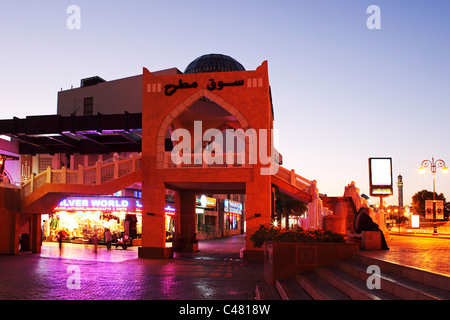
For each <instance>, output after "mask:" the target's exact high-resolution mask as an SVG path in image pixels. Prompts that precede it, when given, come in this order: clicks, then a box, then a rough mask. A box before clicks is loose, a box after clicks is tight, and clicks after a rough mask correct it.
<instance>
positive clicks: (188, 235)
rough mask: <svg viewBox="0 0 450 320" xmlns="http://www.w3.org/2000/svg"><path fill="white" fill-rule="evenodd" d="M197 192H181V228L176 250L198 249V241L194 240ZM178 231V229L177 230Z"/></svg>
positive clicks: (191, 250) (189, 250) (192, 250)
mask: <svg viewBox="0 0 450 320" xmlns="http://www.w3.org/2000/svg"><path fill="white" fill-rule="evenodd" d="M195 207H196V204H195V192H192V191H186V190H185V191H181V192H180V230H179V238H178V243H177V248H175V251H181V252H195V251H197V250H198V245H197V242H194V241H193V240H194V239H195V238H196V237H195V224H196V223H197V217H196V213H195ZM177 233H178V231H177Z"/></svg>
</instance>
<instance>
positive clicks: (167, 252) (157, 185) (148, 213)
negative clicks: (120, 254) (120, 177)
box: [138, 178, 172, 259]
mask: <svg viewBox="0 0 450 320" xmlns="http://www.w3.org/2000/svg"><path fill="white" fill-rule="evenodd" d="M165 190H166V189H165V185H164V183H163V182H161V181H156V179H151V178H148V179H143V184H142V205H143V208H142V209H143V210H142V247H139V249H138V250H139V251H138V257H139V258H148V259H163V258H170V256H171V253H172V248H170V247H169V248H166V232H165V214H164V207H165V198H166V193H165Z"/></svg>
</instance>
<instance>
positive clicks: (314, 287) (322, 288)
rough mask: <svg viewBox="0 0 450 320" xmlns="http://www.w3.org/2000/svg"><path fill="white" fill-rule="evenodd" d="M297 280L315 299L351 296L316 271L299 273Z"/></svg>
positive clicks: (341, 298) (340, 298)
mask: <svg viewBox="0 0 450 320" xmlns="http://www.w3.org/2000/svg"><path fill="white" fill-rule="evenodd" d="M296 281H297V283H298V284H299V285H300V286H301V287H302V288H303V289H304V290H305V291H306V292H307V293H308V295H310V296H311V298H312V299H314V300H350V297H349V296H347V295H345V294H344V293H343V292H342V291H340V290H338V289H336V288H335V287H333V286H332V285H331V284H330V283H328V282H327V281H325V280H323V279H322V278H320V277H319V276H318V275H317V274H315V273H314V272H308V273H301V274H297V275H296Z"/></svg>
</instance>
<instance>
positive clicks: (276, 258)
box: [264, 242, 359, 283]
mask: <svg viewBox="0 0 450 320" xmlns="http://www.w3.org/2000/svg"><path fill="white" fill-rule="evenodd" d="M358 251H359V246H358V245H357V244H354V243H333V242H325V243H309V242H308V243H302V242H298V243H297V242H267V243H265V245H264V279H265V281H266V282H267V283H275V281H276V280H277V279H283V278H289V277H293V276H295V275H296V274H297V273H299V272H310V271H314V269H315V268H316V267H320V266H327V265H332V264H333V262H334V261H337V260H341V259H347V258H350V257H351V256H352V254H355V253H358Z"/></svg>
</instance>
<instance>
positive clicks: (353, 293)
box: [316, 267, 399, 300]
mask: <svg viewBox="0 0 450 320" xmlns="http://www.w3.org/2000/svg"><path fill="white" fill-rule="evenodd" d="M316 273H317V275H318V276H319V277H321V278H322V279H323V280H325V281H327V282H328V283H330V284H331V285H332V286H334V287H335V288H337V289H339V290H340V291H342V292H343V293H344V294H346V295H347V296H349V297H350V298H351V299H352V300H399V298H398V297H396V296H394V295H392V294H390V293H388V292H385V291H383V290H380V289H372V290H371V289H369V288H368V287H367V284H366V282H365V281H363V280H361V279H358V278H355V277H353V276H352V275H349V274H347V273H345V272H343V271H341V270H339V269H337V268H335V267H323V268H318V269H316Z"/></svg>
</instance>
